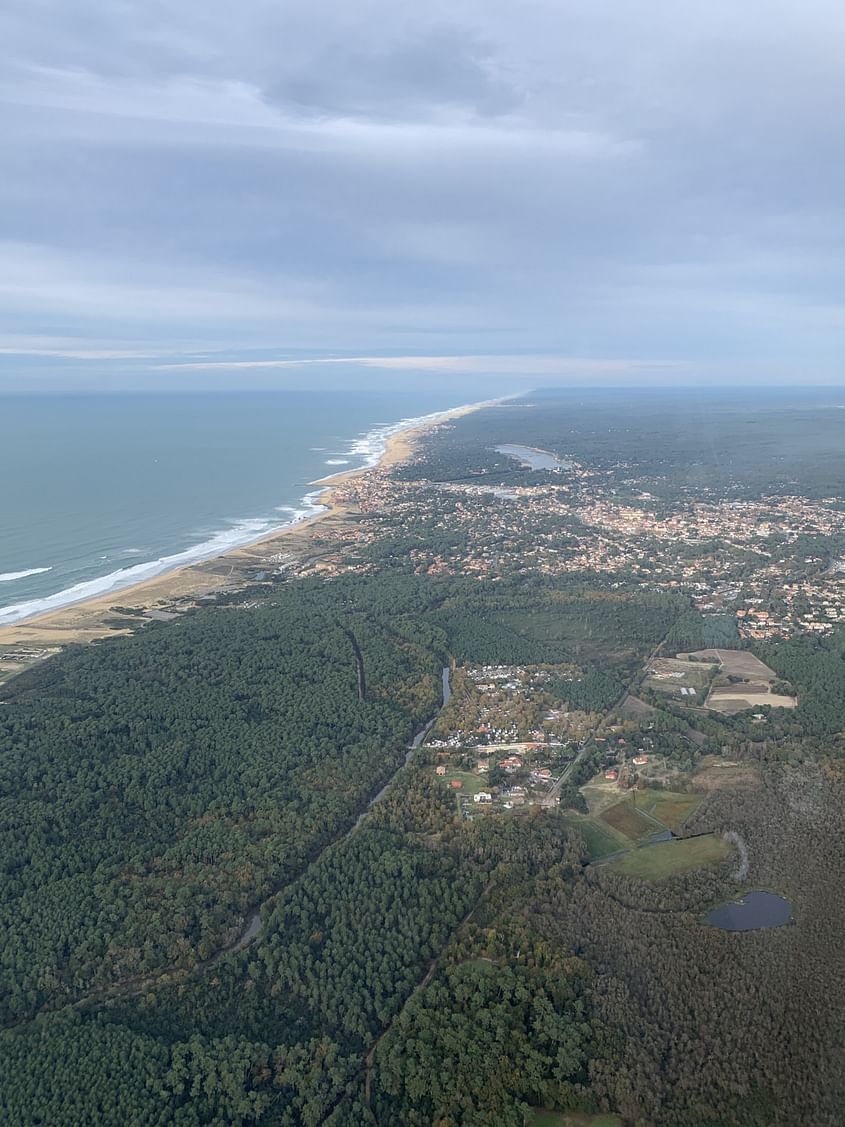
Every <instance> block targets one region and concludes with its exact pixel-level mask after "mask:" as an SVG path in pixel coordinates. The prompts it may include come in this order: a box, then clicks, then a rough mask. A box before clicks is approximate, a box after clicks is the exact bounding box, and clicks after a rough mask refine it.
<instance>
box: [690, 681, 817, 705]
mask: <svg viewBox="0 0 845 1127" xmlns="http://www.w3.org/2000/svg"><path fill="white" fill-rule="evenodd" d="M797 703H798V701H797V700H796V699H795V697H787V696H783V695H782V694H781V693H770V692H769V689H768V686H767V685H763V684H760V683H759V682H753V681H745V682H742V683H741V684H737V685H719V686H716V687H714V688H713V691H712V692H711V693H710V696H709V697H708V698H707V701H706V707H707V708H712V709H713V710H714V711H715V712H727V713H734V712H744V711H746V710H747V709H749V708H762V707H763V706H766V707H768V708H795V706H796V704H797Z"/></svg>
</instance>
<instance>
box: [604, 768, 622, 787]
mask: <svg viewBox="0 0 845 1127" xmlns="http://www.w3.org/2000/svg"><path fill="white" fill-rule="evenodd" d="M604 777H605V778H606V779H607V780H609V782H611V783H615V782H616V780H617V779H618V778H619V772H618V771H617V770H616V768H615V767H611V768H610V770H608V771H605V773H604Z"/></svg>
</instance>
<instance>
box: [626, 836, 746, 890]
mask: <svg viewBox="0 0 845 1127" xmlns="http://www.w3.org/2000/svg"><path fill="white" fill-rule="evenodd" d="M729 850H730V846H729V845H728V844H727V842H725V841H722V839H721V838H720V837H715V836H714V835H712V834H707V835H705V836H704V837H691V838H688V839H687V840H686V841H664V842H660V843H659V844H657V845H647V846H644V847H642V848H641V849H634V850H632V851H631V852H630V853H626V855H625V856H624V857H620V858H619V860H618V861H611V862H610V865H611V866H612V867H613V868H614V869H616V870H617V871H618V872H620V873H625V875H626V876H629V877H640V878H641V879H642V880H663V879H664V878H666V877H671V876H675V875H676V874H677V873H686V872H689V870H690V869H700V868H701V867H702V866H704V865H712V864H714V863H715V862H717V861H721V860H723V859H724V858H725V857H727V855H728V852H729Z"/></svg>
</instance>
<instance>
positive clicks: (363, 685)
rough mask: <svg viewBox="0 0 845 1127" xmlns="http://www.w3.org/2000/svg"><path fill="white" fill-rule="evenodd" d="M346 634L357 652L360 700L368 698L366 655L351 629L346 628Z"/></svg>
mask: <svg viewBox="0 0 845 1127" xmlns="http://www.w3.org/2000/svg"><path fill="white" fill-rule="evenodd" d="M343 632H344V634H345V635H346V637H347V638H348V639H349V641H350V642H351V643H352V652H353V653H354V654H355V667H356V669H357V670H358V700H366V699H367V679H366V677H365V676H364V655H363V654H362V653H361V647H360V646H359V645H358V639H357V638H356V637H355V635H354V634H353V633H352V631H351V630H347V629H344V631H343Z"/></svg>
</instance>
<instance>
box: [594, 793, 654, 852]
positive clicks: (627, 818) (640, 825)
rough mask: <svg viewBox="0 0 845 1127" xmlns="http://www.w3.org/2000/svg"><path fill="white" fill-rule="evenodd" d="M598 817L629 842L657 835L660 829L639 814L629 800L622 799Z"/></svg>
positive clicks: (649, 819)
mask: <svg viewBox="0 0 845 1127" xmlns="http://www.w3.org/2000/svg"><path fill="white" fill-rule="evenodd" d="M600 817H601V820H602V821H603V822H606V823H607V824H608V825H609V826H610V827H611V828H612V829H614V830H616V831H617V832H618V833H621V834H624V835H625V837H627V838H629V839H630V840H631V841H640V840H641V839H642V838H644V837H650V836H651V834H654V833H659V832H660V828H661V827H660V826H657V825H655V824H654V822H653V821H652V820H651V818H648V817H646V815H645V814H643V813H641V812H640V811H639V810H638V809H637V807H636V806H635V805H634V802H633V800H632V799H630V798H624V799H623V800H622V801H621V802H617V803H616V805H615V806H609V807H608V808H607V809H606V810H604V811H603V812H602V813H601V815H600Z"/></svg>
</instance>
